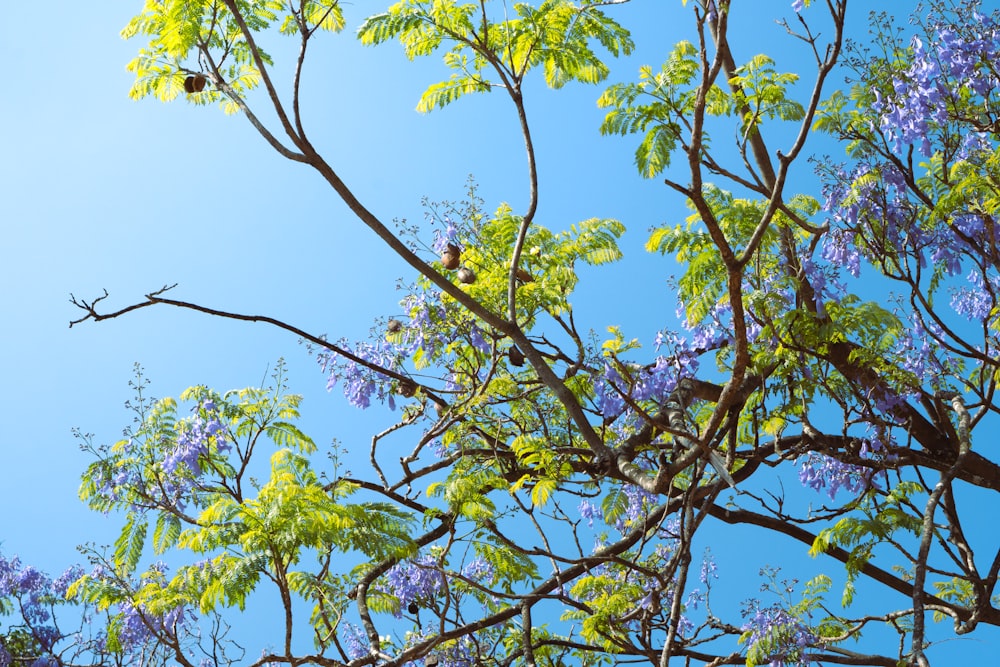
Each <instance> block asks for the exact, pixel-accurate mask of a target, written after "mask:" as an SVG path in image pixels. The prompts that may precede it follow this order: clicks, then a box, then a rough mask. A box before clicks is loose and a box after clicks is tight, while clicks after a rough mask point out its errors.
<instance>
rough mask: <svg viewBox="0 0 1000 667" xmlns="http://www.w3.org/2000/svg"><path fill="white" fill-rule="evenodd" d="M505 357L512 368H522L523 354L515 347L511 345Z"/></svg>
mask: <svg viewBox="0 0 1000 667" xmlns="http://www.w3.org/2000/svg"><path fill="white" fill-rule="evenodd" d="M507 356H508V357H509V358H510V363H511V365H512V366H523V365H524V353H522V352H521V350H519V349H517V345H511V346H510V350H508V351H507Z"/></svg>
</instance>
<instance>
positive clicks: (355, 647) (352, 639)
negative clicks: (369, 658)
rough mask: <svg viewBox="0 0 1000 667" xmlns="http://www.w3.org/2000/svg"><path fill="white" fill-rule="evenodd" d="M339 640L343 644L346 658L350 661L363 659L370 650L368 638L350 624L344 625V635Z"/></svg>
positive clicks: (359, 629)
mask: <svg viewBox="0 0 1000 667" xmlns="http://www.w3.org/2000/svg"><path fill="white" fill-rule="evenodd" d="M341 639H342V640H343V642H344V650H345V651H346V652H347V657H348V658H349V659H351V660H358V659H359V658H363V657H365V656H366V655H368V653H369V651H370V649H371V645H370V644H369V643H368V637H367V635H365V633H364V631H363V630H362V629H361V628H359V627H357V626H355V625H351V624H350V623H347V624H345V626H344V634H343V635H342V636H341Z"/></svg>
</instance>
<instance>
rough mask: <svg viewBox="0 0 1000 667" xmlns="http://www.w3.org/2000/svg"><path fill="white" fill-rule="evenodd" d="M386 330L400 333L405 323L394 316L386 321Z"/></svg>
mask: <svg viewBox="0 0 1000 667" xmlns="http://www.w3.org/2000/svg"><path fill="white" fill-rule="evenodd" d="M385 330H386V331H388V332H389V333H398V332H400V331H402V330H403V323H402V322H400V321H399V320H397V319H395V318H393V319H391V320H389V321H388V322H386V323H385Z"/></svg>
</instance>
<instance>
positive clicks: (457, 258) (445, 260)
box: [441, 243, 462, 271]
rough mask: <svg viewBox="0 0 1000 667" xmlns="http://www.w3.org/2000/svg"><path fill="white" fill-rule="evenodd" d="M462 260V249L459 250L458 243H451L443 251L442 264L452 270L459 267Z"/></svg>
mask: <svg viewBox="0 0 1000 667" xmlns="http://www.w3.org/2000/svg"><path fill="white" fill-rule="evenodd" d="M461 261H462V251H461V250H459V248H458V246H457V245H452V244H451V243H449V244H448V247H447V248H445V249H444V252H443V253H441V264H442V265H444V268H446V269H448V270H449V271H451V270H452V269H457V268H458V265H459V263H460V262H461Z"/></svg>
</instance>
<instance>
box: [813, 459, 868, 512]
mask: <svg viewBox="0 0 1000 667" xmlns="http://www.w3.org/2000/svg"><path fill="white" fill-rule="evenodd" d="M871 472H872V471H871V469H869V468H865V467H864V466H858V465H853V464H850V463H843V462H841V461H838V460H837V459H834V458H831V457H829V456H826V455H825V454H819V453H817V452H809V453H808V454H807V455H806V457H805V460H804V461H802V463H801V467H800V468H799V481H800V482H801V483H802V485H803V486H806V487H809V488H810V489H813V490H814V491H822V490H823V489H824V488H825V489H827V495H829V496H830V500H833V499H834V497H835V496H836V495H837V492H838V491H839V490H840V489H846V490H847V491H849V492H850V493H852V494H854V495H857V494H859V493H861V492H863V491H864V490H865V489H867V488H868V486H869V484H870V481H871Z"/></svg>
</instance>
